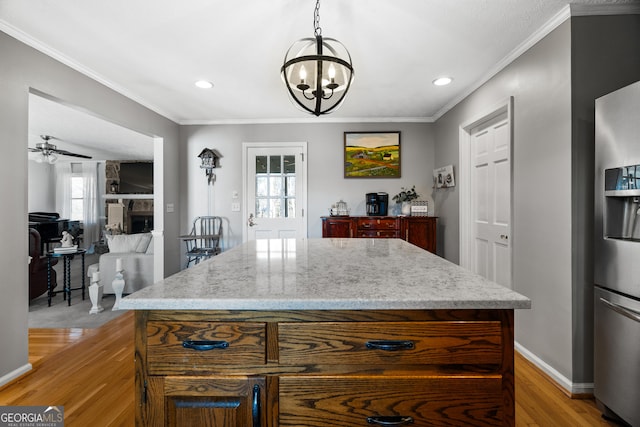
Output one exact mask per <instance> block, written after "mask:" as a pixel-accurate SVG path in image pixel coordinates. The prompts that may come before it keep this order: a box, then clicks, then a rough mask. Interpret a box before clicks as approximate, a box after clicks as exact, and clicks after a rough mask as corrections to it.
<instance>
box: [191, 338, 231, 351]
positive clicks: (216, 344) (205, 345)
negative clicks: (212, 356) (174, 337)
mask: <svg viewBox="0 0 640 427" xmlns="http://www.w3.org/2000/svg"><path fill="white" fill-rule="evenodd" d="M182 346H183V347H184V348H191V349H193V350H198V351H208V350H215V349H223V348H227V347H229V343H228V342H227V341H210V340H206V341H198V340H185V341H182Z"/></svg>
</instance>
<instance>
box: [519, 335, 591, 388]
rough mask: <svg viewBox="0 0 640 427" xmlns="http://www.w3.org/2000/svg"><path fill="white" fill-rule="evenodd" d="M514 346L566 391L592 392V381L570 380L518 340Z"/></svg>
mask: <svg viewBox="0 0 640 427" xmlns="http://www.w3.org/2000/svg"><path fill="white" fill-rule="evenodd" d="M514 346H515V349H516V351H517V352H518V353H520V354H521V355H522V356H523V357H524V358H525V359H527V360H528V361H529V362H531V363H533V364H534V365H536V366H537V367H538V369H540V370H541V371H542V372H544V373H545V374H547V375H548V376H549V378H551V379H552V380H553V381H555V382H556V384H558V386H560V387H562V388H563V389H565V390H566V391H567V393H569V394H571V395H580V394H593V383H574V382H571V381H570V380H569V379H568V378H567V377H565V376H564V375H562V374H561V373H560V372H558V371H557V370H556V369H554V368H553V367H552V366H550V365H549V364H548V363H546V362H545V361H544V360H542V359H540V358H539V357H538V356H536V355H535V354H533V353H532V352H530V351H529V350H527V349H526V348H525V347H523V346H522V345H520V344H519V343H518V342H516V343H515V345H514Z"/></svg>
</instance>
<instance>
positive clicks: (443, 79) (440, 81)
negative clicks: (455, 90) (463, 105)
mask: <svg viewBox="0 0 640 427" xmlns="http://www.w3.org/2000/svg"><path fill="white" fill-rule="evenodd" d="M452 81H453V79H452V78H451V77H438V78H437V79H435V80H434V81H433V84H434V85H436V86H446V85H448V84H449V83H451V82H452Z"/></svg>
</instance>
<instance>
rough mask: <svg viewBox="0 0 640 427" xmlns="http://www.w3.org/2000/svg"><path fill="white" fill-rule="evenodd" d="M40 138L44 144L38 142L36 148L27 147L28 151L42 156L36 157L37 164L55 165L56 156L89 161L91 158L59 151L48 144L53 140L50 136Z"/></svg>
mask: <svg viewBox="0 0 640 427" xmlns="http://www.w3.org/2000/svg"><path fill="white" fill-rule="evenodd" d="M40 138H42V139H43V140H44V142H40V143H38V144H36V148H31V147H29V148H28V149H29V151H33V152H35V153H41V154H42V156H41V157H38V158H37V159H36V162H38V163H42V162H45V161H46V162H48V163H55V161H56V160H58V155H61V156H71V157H80V158H83V159H90V158H91V156H85V155H84V154H77V153H72V152H70V151H67V150H60V149H58V148H56V146H55V145H53V144H51V143H49V140H50V139H55V138H54V137H52V136H49V135H40Z"/></svg>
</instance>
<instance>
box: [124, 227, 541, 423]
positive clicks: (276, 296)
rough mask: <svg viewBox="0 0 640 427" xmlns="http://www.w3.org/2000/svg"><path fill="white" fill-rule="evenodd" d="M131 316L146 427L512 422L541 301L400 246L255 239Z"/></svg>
mask: <svg viewBox="0 0 640 427" xmlns="http://www.w3.org/2000/svg"><path fill="white" fill-rule="evenodd" d="M120 307H121V308H123V309H134V310H136V400H137V414H136V424H137V425H139V426H162V425H212V426H242V427H247V426H269V427H278V426H281V427H284V426H290V427H293V426H296V427H302V426H325V425H331V426H344V427H347V426H349V427H351V426H357V425H363V426H366V425H383V426H402V425H412V426H427V425H514V423H515V420H514V382H513V311H514V309H524V308H529V307H530V301H529V299H527V298H526V297H524V296H522V295H520V294H517V293H515V292H513V291H511V290H509V289H506V288H504V287H501V286H499V285H497V284H495V283H492V282H490V281H487V280H485V279H483V278H481V277H479V276H477V275H475V274H473V273H471V272H469V271H467V270H464V269H462V268H460V267H458V266H456V265H455V264H452V263H450V262H448V261H446V260H444V259H442V258H439V257H437V256H435V255H433V254H431V253H429V252H427V251H424V250H422V249H420V248H418V247H416V246H413V245H411V244H409V243H407V242H404V241H402V240H399V239H384V240H381V239H304V240H258V241H253V242H248V243H246V244H243V245H241V246H238V247H236V248H234V249H232V250H230V251H227V252H224V253H222V254H221V255H219V256H216V257H214V258H212V259H211V260H209V261H206V262H203V263H201V264H199V265H197V266H196V267H194V268H190V269H187V270H184V271H182V272H180V273H177V274H175V275H173V276H171V277H168V278H166V279H165V280H163V281H161V282H159V283H157V284H155V285H153V286H151V287H147V288H144V289H142V290H140V291H138V292H136V293H134V294H131V295H129V296H127V297H125V298H124V299H123V300H122V301H121V304H120Z"/></svg>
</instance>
